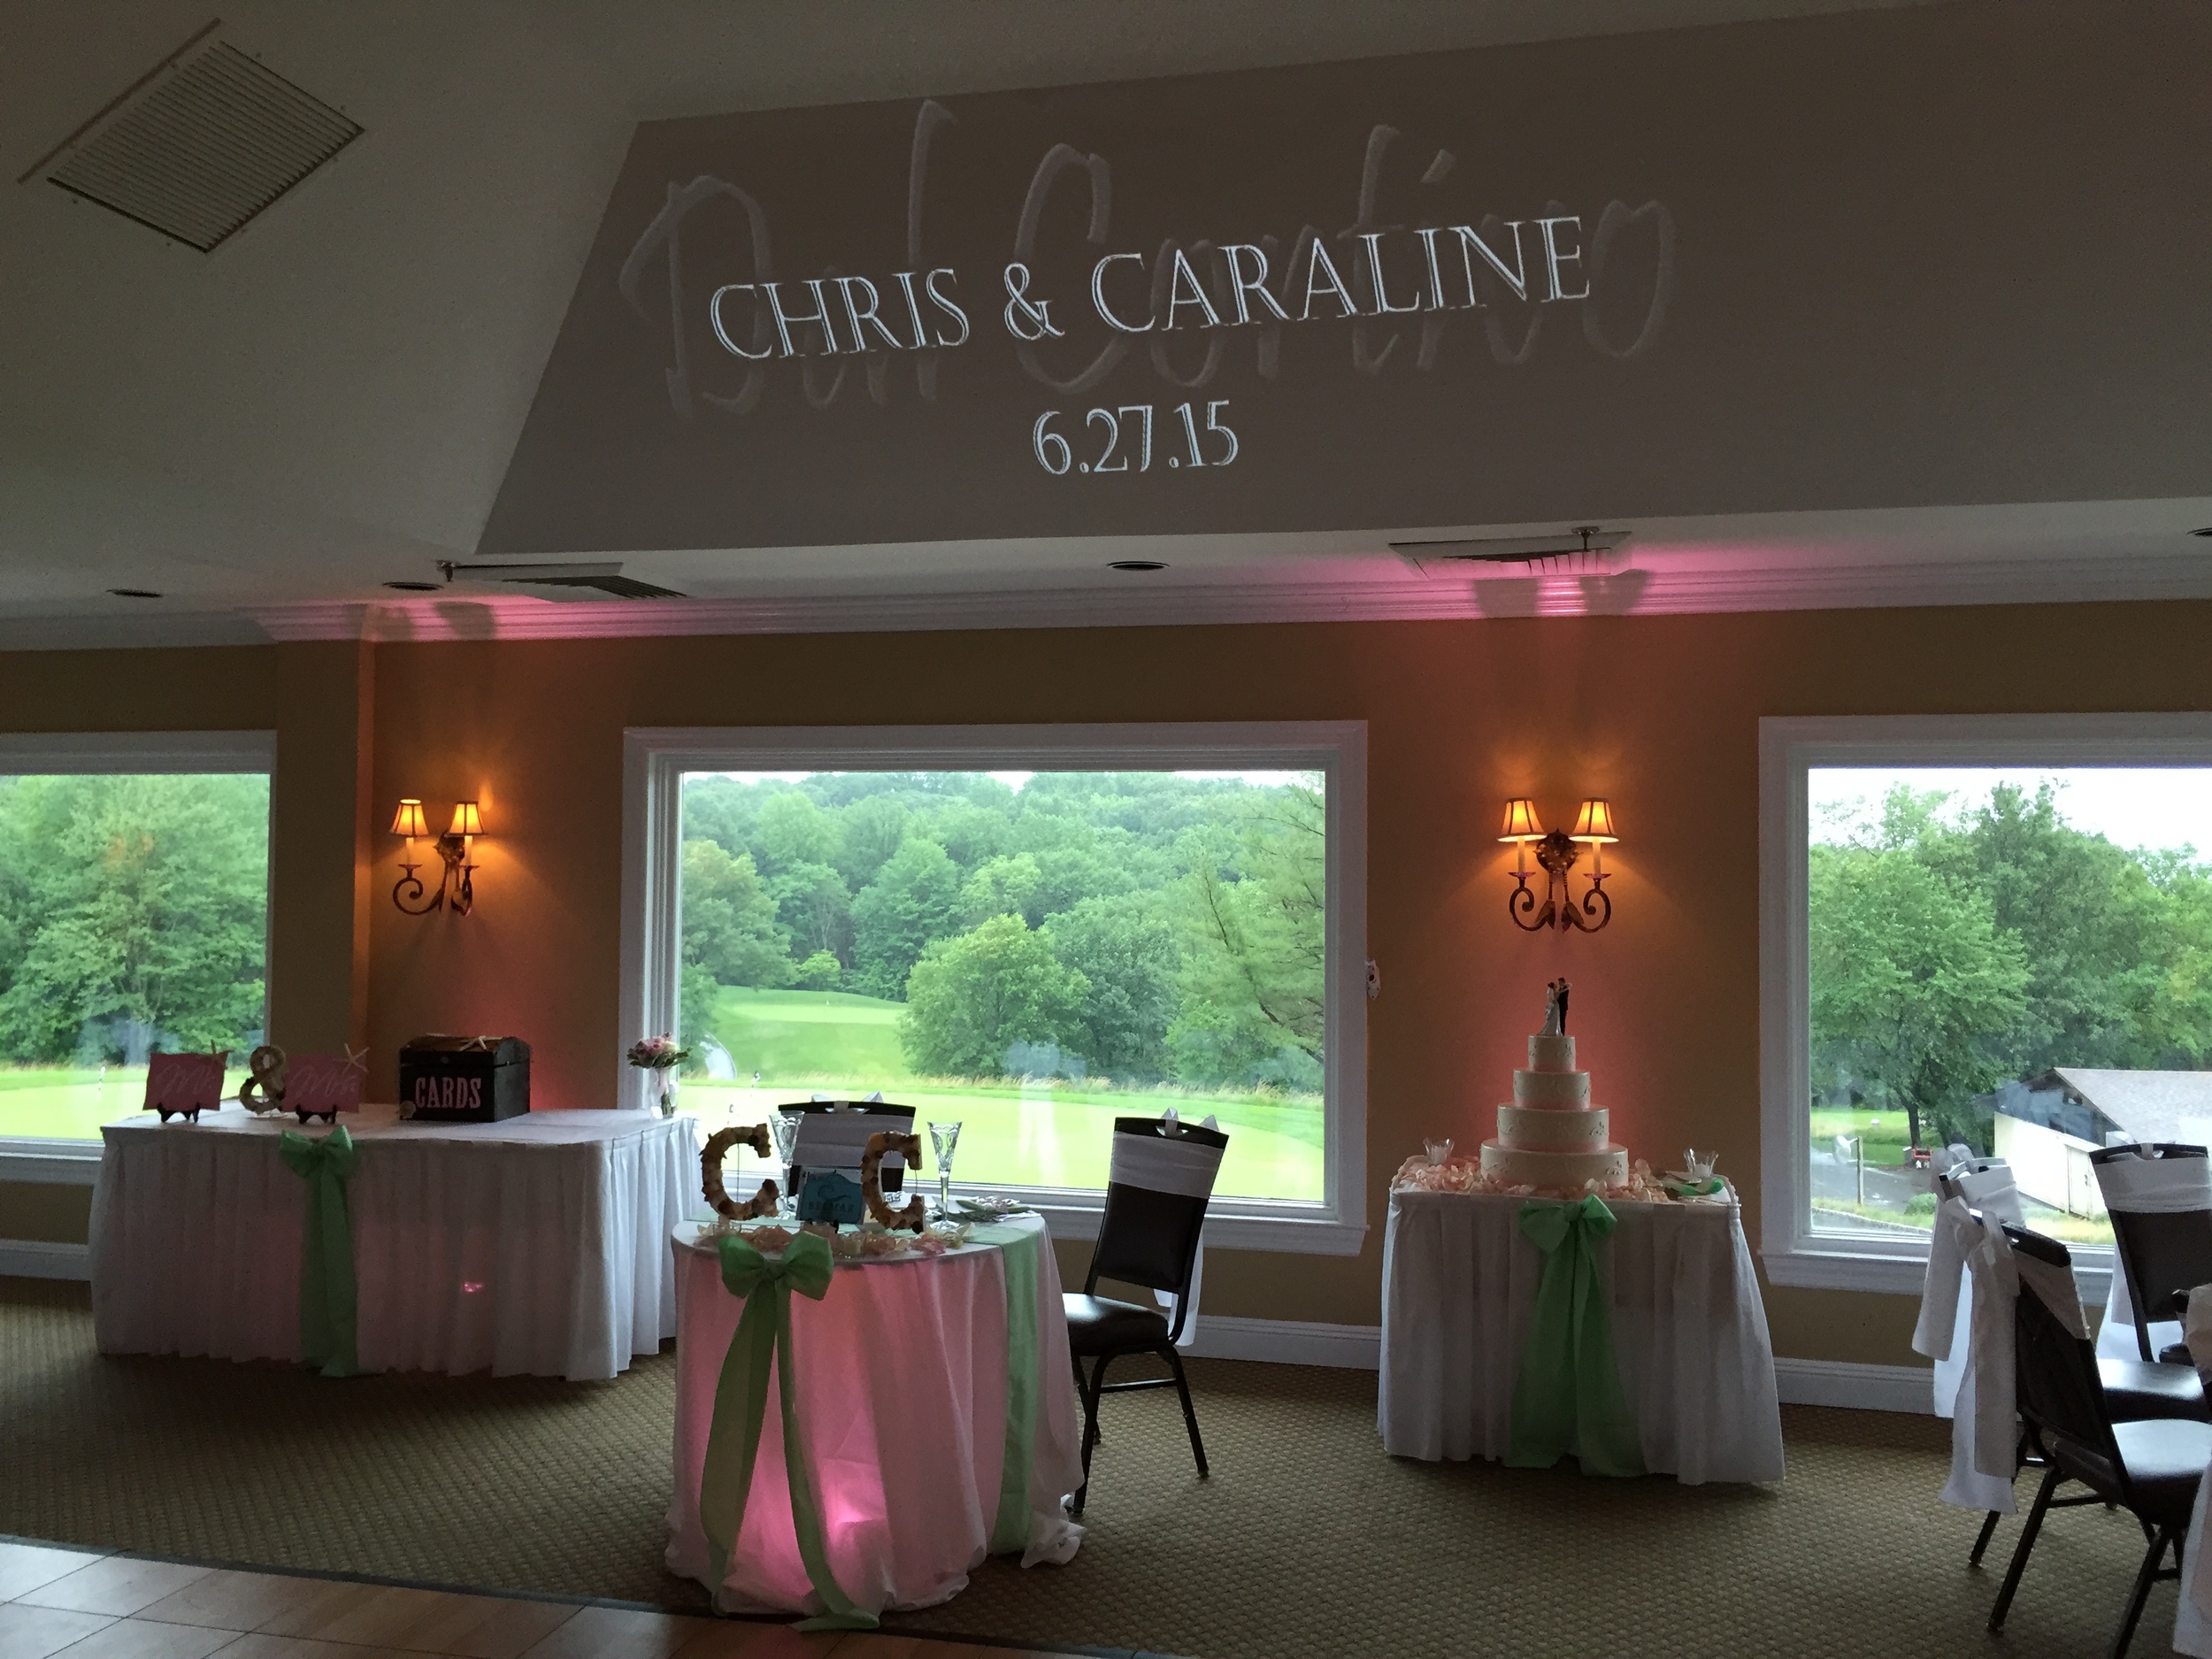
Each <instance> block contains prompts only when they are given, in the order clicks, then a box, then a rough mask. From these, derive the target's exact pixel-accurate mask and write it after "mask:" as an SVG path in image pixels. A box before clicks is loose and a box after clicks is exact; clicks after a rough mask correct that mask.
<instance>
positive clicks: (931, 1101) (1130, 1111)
mask: <svg viewBox="0 0 2212 1659" xmlns="http://www.w3.org/2000/svg"><path fill="white" fill-rule="evenodd" d="M900 1011H901V1008H900V1004H898V1003H896V1002H882V1001H879V1000H878V999H877V998H874V997H871V996H854V995H849V994H847V993H845V992H842V991H747V990H736V989H731V988H725V989H724V991H723V993H722V999H721V1002H720V1003H719V1004H718V1007H717V1009H716V1010H715V1023H714V1035H715V1037H716V1038H717V1039H718V1041H720V1042H721V1044H722V1046H723V1047H724V1048H727V1049H728V1050H729V1051H730V1058H731V1059H732V1060H733V1062H735V1064H736V1066H737V1071H738V1077H739V1079H740V1080H739V1081H738V1082H736V1083H714V1082H709V1081H707V1080H705V1079H701V1078H696V1077H694V1078H688V1079H685V1082H684V1086H683V1094H682V1100H683V1105H684V1110H687V1111H693V1112H696V1113H698V1114H699V1116H700V1117H701V1118H703V1120H704V1121H705V1125H706V1127H707V1128H708V1129H709V1130H710V1131H711V1130H712V1129H714V1128H717V1127H718V1126H720V1125H722V1124H724V1123H726V1122H737V1123H758V1122H759V1121H760V1120H761V1117H762V1115H763V1114H764V1113H765V1112H767V1111H768V1110H771V1109H772V1108H773V1107H775V1106H778V1105H780V1104H782V1103H784V1102H788V1101H795V1100H804V1099H806V1098H808V1097H809V1096H810V1095H811V1094H817V1093H819V1094H836V1095H840V1096H846V1095H858V1094H867V1093H869V1092H871V1091H872V1090H875V1089H881V1090H882V1091H883V1092H884V1093H885V1094H887V1095H888V1096H889V1097H890V1098H891V1099H892V1100H893V1101H895V1102H898V1103H899V1104H901V1105H911V1106H912V1107H914V1108H915V1121H916V1129H917V1133H921V1128H920V1125H923V1124H925V1123H926V1122H928V1121H929V1120H930V1119H932V1118H935V1119H937V1120H938V1121H940V1122H945V1121H953V1122H957V1123H959V1124H960V1125H962V1129H961V1133H960V1148H959V1150H958V1152H957V1153H956V1155H955V1156H954V1159H953V1169H954V1172H955V1174H956V1176H957V1177H958V1179H959V1181H960V1184H961V1185H962V1186H964V1187H965V1186H970V1185H974V1186H980V1187H1017V1186H1019V1187H1038V1186H1041V1187H1103V1186H1104V1185H1105V1184H1106V1164H1107V1154H1108V1146H1109V1140H1108V1138H1109V1137H1110V1135H1111V1134H1112V1133H1113V1120H1114V1118H1116V1117H1117V1116H1122V1117H1129V1116H1145V1117H1156V1116H1158V1114H1159V1113H1160V1112H1161V1111H1162V1110H1164V1109H1166V1108H1167V1107H1169V1106H1172V1107H1174V1108H1175V1110H1177V1111H1178V1112H1179V1113H1181V1114H1182V1116H1183V1117H1185V1118H1187V1119H1189V1120H1190V1121H1192V1122H1196V1121H1197V1120H1198V1119H1200V1118H1204V1117H1205V1116H1206V1115H1207V1114H1208V1113H1212V1114H1213V1115H1214V1116H1215V1117H1217V1118H1218V1119H1219V1120H1220V1123H1221V1126H1222V1127H1223V1128H1224V1129H1225V1130H1227V1131H1228V1132H1229V1148H1228V1150H1227V1151H1226V1152H1225V1154H1224V1155H1223V1156H1222V1162H1221V1177H1220V1179H1219V1181H1218V1183H1217V1186H1216V1187H1215V1190H1216V1191H1217V1192H1219V1193H1221V1194H1223V1195H1225V1196H1233V1197H1240V1198H1246V1197H1252V1198H1289V1199H1313V1200H1317V1199H1318V1198H1320V1196H1321V1163H1322V1140H1323V1134H1322V1131H1323V1123H1324V1118H1323V1112H1322V1106H1321V1102H1320V1100H1319V1099H1318V1098H1317V1097H1314V1096H1301V1095H1290V1096H1285V1095H1274V1094H1218V1095H1208V1094H1196V1093H1188V1092H1186V1091H1183V1090H1179V1089H1160V1090H1152V1089H1087V1088H1085V1087H1083V1086H1082V1085H1081V1084H1079V1083H1059V1084H1045V1083H1037V1084H1030V1085H1023V1084H1020V1083H1014V1082H1009V1083H1005V1084H995V1083H967V1082H957V1081H955V1082H947V1081H944V1080H941V1079H931V1080H918V1079H915V1078H914V1077H913V1075H912V1073H911V1072H910V1071H908V1069H907V1065H906V1058H905V1056H904V1055H903V1054H902V1052H901V1051H900V1048H899V1041H898V1032H897V1020H898V1017H899V1014H900ZM755 1070H758V1071H759V1072H760V1077H761V1081H760V1083H759V1085H758V1086H757V1087H756V1086H755V1085H754V1084H753V1082H752V1074H753V1072H754V1071H755ZM752 1161H753V1160H752V1156H751V1154H749V1153H745V1154H741V1158H740V1162H739V1164H738V1165H737V1168H738V1169H739V1170H741V1171H744V1170H749V1168H750V1165H751V1164H752ZM933 1172H934V1171H932V1173H933Z"/></svg>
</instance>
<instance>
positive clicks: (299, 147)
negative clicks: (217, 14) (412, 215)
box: [19, 24, 361, 253]
mask: <svg viewBox="0 0 2212 1659" xmlns="http://www.w3.org/2000/svg"><path fill="white" fill-rule="evenodd" d="M214 27H215V25H214V24H209V25H208V27H206V28H204V29H202V30H201V31H200V33H199V34H197V35H194V36H193V37H192V39H190V40H189V41H187V42H185V43H184V45H183V46H181V47H180V48H179V49H178V50H176V51H175V52H173V53H172V54H171V55H170V56H169V57H168V58H165V60H163V62H161V63H160V64H158V65H156V66H155V68H154V69H153V71H152V72H151V73H149V74H148V75H146V76H145V77H144V78H143V79H142V80H141V81H139V82H138V83H137V85H135V86H134V87H132V88H130V89H129V90H128V91H127V92H125V93H124V94H123V96H121V97H119V98H118V99H116V101H115V102H114V103H113V104H110V105H108V107H107V108H106V109H104V110H102V111H100V112H99V113H98V114H97V115H96V116H94V117H93V118H92V119H90V120H89V121H87V122H86V123H85V124H84V125H83V126H82V127H79V128H78V129H77V131H76V132H74V133H73V134H70V136H69V137H68V138H67V139H65V141H64V142H63V143H62V145H61V147H60V148H59V149H58V150H54V151H53V152H52V153H50V155H48V156H47V157H45V158H44V159H43V160H42V161H41V162H40V163H39V164H38V165H37V166H35V167H33V168H32V169H31V170H30V172H28V173H25V174H24V175H23V179H22V180H19V182H23V181H27V180H31V179H33V178H36V177H38V176H40V175H41V174H43V175H44V176H45V178H46V179H47V180H48V181H49V182H50V183H53V184H56V185H58V186H59V187H60V188H63V189H65V190H66V191H68V192H69V193H70V194H71V195H73V196H82V197H83V198H84V199H85V200H86V201H88V202H96V203H98V204H100V205H101V206H102V207H104V208H108V209H111V210H112V211H115V212H118V213H120V214H122V215H123V217H124V218H126V219H135V220H137V221H138V222H139V223H140V224H142V225H145V226H149V227H151V228H153V229H155V230H157V231H159V232H160V233H161V234H163V235H165V236H169V237H173V238H174V239H175V240H176V241H178V242H183V243H185V244H186V245H188V247H193V248H197V249H198V250H200V251H201V252H202V253H208V252H211V251H212V250H214V248H215V247H216V246H217V245H218V244H219V243H220V242H223V241H224V240H225V239H227V237H230V236H232V235H234V234H236V233H237V232H238V230H239V229H240V228H241V227H243V226H244V225H245V224H247V223H248V221H250V220H251V219H253V218H254V217H255V216H256V215H257V214H259V213H261V212H263V211H265V210H266V209H267V208H268V207H269V205H270V204H272V203H273V202H274V201H275V200H276V199H277V198H278V197H279V196H282V195H283V194H284V193H285V192H286V191H287V190H289V189H290V188H292V187H293V186H294V185H296V184H297V183H299V181H300V180H303V179H304V178H306V177H307V175H308V174H309V173H312V172H314V171H315V169H316V168H318V167H319V166H321V165H323V163H325V162H326V161H328V160H329V159H330V158H331V157H333V156H334V155H336V154H337V153H338V152H339V151H340V150H343V149H344V148H345V147H346V146H347V145H348V144H349V143H351V142H353V141H354V140H355V139H357V138H358V137H359V136H360V135H361V128H360V127H359V125H358V124H357V123H356V122H354V121H353V120H351V119H348V118H347V117H346V116H345V115H343V114H342V113H340V112H339V111H336V110H334V109H332V108H331V107H330V106H329V105H328V104H325V103H323V102H322V101H321V100H320V99H319V98H316V97H312V96H309V95H308V94H307V93H305V92H303V91H301V90H300V89H299V88H297V87H296V86H294V85H293V84H292V83H291V82H290V81H287V80H285V79H284V77H283V76H281V75H280V74H277V73H273V71H271V70H268V69H265V68H263V67H262V66H261V65H260V64H258V63H257V62H256V61H255V60H254V59H253V58H249V57H248V56H247V55H246V54H245V53H244V52H242V51H240V50H238V49H237V48H236V47H234V46H233V45H231V44H230V43H229V42H227V41H209V40H208V38H207V37H208V35H210V34H211V32H212V30H213V29H214Z"/></svg>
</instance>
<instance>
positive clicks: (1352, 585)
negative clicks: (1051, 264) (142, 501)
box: [0, 548, 2212, 651]
mask: <svg viewBox="0 0 2212 1659" xmlns="http://www.w3.org/2000/svg"><path fill="white" fill-rule="evenodd" d="M2203 598H2212V548H2208V549H2207V550H2206V552H2204V553H2202V554H2199V553H2195V552H2190V553H2185V554H2173V555H2160V556H2158V557H2151V558H2146V557H2140V556H2135V557H2097V556H2083V555H2070V556H2066V557H2032V558H2009V559H1992V558H1977V559H1970V560H1953V561H1950V562H1947V563H1946V562H1939V561H1932V560H1920V561H1912V562H1904V561H1896V562H1890V563H1852V564H1844V563H1839V562H1834V563H1825V564H1816V563H1810V562H1807V563H1801V564H1795V565H1788V566H1783V565H1771V564H1770V565H1737V566H1733V567H1726V568H1705V569H1696V568H1681V567H1675V568H1668V567H1666V566H1658V567H1640V566H1633V565H1632V566H1630V567H1628V568H1626V569H1624V570H1621V571H1618V572H1613V573H1609V574H1602V575H1536V576H1501V575H1484V576H1480V577H1470V576H1468V575H1467V574H1465V573H1464V572H1457V571H1450V572H1445V573H1443V574H1439V575H1431V576H1427V577H1418V576H1414V575H1411V574H1410V573H1408V572H1404V571H1403V570H1402V567H1399V566H1396V565H1393V566H1392V567H1391V568H1390V570H1389V572H1388V574H1387V575H1382V574H1378V576H1377V577H1376V578H1375V579H1373V580H1346V579H1344V578H1342V577H1341V576H1333V577H1331V578H1329V579H1328V580H1317V581H1307V582H1300V581H1296V580H1280V579H1278V580H1270V581H1247V582H1217V583H1197V582H1176V581H1164V582H1157V583H1147V582H1141V581H1139V582H1133V583H1131V584H1129V585H1128V586H1125V587H1118V588H1112V589H1102V588H1030V589H1026V590H1022V591H999V592H991V593H934V594H916V593H907V594H843V595H782V596H763V597H741V598H740V597H732V598H695V599H680V600H611V601H608V602H606V603H595V602H566V603H552V602H548V601H544V600H536V599H530V598H526V597H522V596H518V595H468V596H466V597H455V598H427V599H419V600H393V601H383V600H379V601H372V602H366V603H364V602H358V601H311V602H305V603H291V604H275V605H265V606H258V607H255V608H252V609H250V610H238V611H188V612H181V613H179V614H175V615H172V616H168V617H164V618H151V617H133V618H127V619H122V618H116V617H115V616H114V615H113V614H112V613H104V614H99V615H82V616H63V617H19V618H0V650H4V651H21V650H94V649H153V648H158V647H165V646H167V647H174V646H210V645H248V644H265V643H267V642H269V641H279V642H285V641H331V640H365V641H373V642H376V643H385V644H399V643H406V642H420V643H447V642H453V641H510V640H574V639H636V638H674V637H682V636H687V635H716V634H880V633H929V632H948V633H949V632H965V631H979V630H988V629H995V628H1073V627H1173V626H1194V625H1234V624H1250V623H1314V622H1419V621H1473V620H1481V619H1484V618H1492V619H1501V618H1528V617H1552V616H1686V615H1695V614H1700V613H1724V612H1732V611H1847V610H1863V609H1872V608H1884V607H1895V606H1919V605H1932V606H1946V605H1987V604H2068V603H2097V602H2111V601H2124V600H2164V599H2203Z"/></svg>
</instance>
